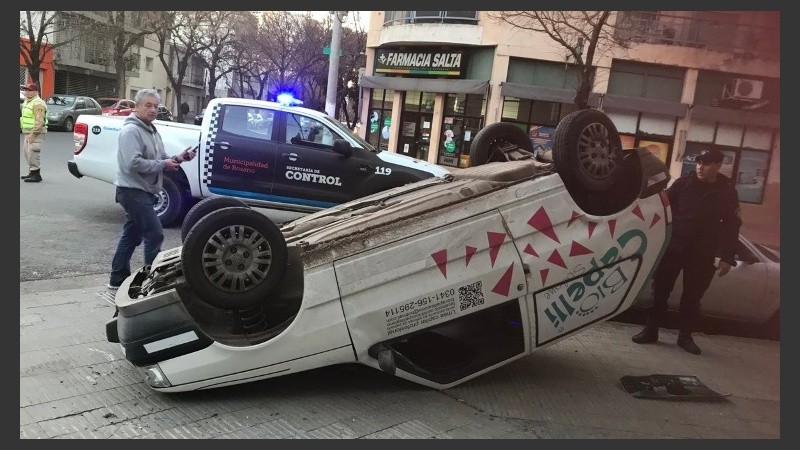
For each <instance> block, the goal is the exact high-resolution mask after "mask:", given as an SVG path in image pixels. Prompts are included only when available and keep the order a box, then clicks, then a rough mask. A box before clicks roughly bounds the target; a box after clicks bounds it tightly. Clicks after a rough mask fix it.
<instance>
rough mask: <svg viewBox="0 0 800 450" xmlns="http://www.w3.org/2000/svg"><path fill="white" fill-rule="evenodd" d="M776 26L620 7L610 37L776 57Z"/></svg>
mask: <svg viewBox="0 0 800 450" xmlns="http://www.w3.org/2000/svg"><path fill="white" fill-rule="evenodd" d="M779 34H780V30H779V29H773V28H769V27H762V26H754V25H745V24H739V23H726V22H722V21H719V20H709V19H700V18H696V17H685V16H679V15H673V14H663V13H660V12H658V11H620V12H619V16H618V18H617V26H616V29H615V31H614V38H615V39H617V40H620V41H629V42H639V43H648V44H661V45H677V46H683V47H695V48H704V49H708V50H716V51H723V52H731V53H739V54H751V55H754V56H755V55H758V56H760V57H765V58H775V57H779V56H780V55H779V54H778V51H779V49H780V46H779V42H780V40H779V39H780V36H779Z"/></svg>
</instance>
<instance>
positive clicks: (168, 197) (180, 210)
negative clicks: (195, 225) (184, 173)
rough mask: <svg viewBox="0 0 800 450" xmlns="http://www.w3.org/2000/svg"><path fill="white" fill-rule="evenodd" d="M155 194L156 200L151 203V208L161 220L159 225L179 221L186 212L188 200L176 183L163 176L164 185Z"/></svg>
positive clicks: (170, 224)
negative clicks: (154, 202)
mask: <svg viewBox="0 0 800 450" xmlns="http://www.w3.org/2000/svg"><path fill="white" fill-rule="evenodd" d="M156 195H157V196H158V200H157V201H156V204H155V205H153V209H155V210H156V214H157V215H158V219H159V220H161V226H163V227H165V228H166V227H170V226H172V225H173V224H174V223H176V222H180V220H181V219H182V218H183V215H184V214H186V206H187V205H188V202H187V201H186V197H185V196H184V195H183V193H182V192H181V189H180V188H178V185H177V184H175V182H174V181H172V180H171V179H169V178H168V177H164V186H163V187H162V189H161V190H160V191H158V194H156Z"/></svg>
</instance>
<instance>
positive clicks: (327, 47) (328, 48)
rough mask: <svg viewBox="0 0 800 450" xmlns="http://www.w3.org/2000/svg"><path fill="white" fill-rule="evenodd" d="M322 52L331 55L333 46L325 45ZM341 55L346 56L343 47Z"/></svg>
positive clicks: (340, 50) (340, 51)
mask: <svg viewBox="0 0 800 450" xmlns="http://www.w3.org/2000/svg"><path fill="white" fill-rule="evenodd" d="M322 54H323V55H328V56H330V55H331V46H330V45H326V46H325V47H322ZM339 56H344V50H342V49H341V48H340V49H339Z"/></svg>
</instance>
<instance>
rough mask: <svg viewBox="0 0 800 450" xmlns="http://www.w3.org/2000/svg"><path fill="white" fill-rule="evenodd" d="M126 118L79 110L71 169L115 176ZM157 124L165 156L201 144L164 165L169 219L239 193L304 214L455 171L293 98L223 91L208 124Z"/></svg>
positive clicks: (162, 212) (163, 212)
mask: <svg viewBox="0 0 800 450" xmlns="http://www.w3.org/2000/svg"><path fill="white" fill-rule="evenodd" d="M123 120H124V117H114V116H99V115H98V116H86V115H84V116H80V117H78V120H77V123H76V124H75V127H74V130H73V138H74V141H75V148H74V150H73V154H74V156H73V159H72V160H71V161H68V162H67V167H68V169H69V171H70V173H72V174H73V175H74V176H76V177H78V178H81V177H83V176H87V177H89V178H95V179H98V180H102V181H105V182H108V183H114V179H115V178H116V171H117V140H118V136H119V133H120V130H121V129H122V123H123ZM154 124H155V126H156V128H157V129H158V131H159V133H161V136H162V139H163V140H164V145H165V147H166V152H167V155H169V156H172V155H175V154H177V153H179V152H181V151H183V150H184V149H186V148H187V147H194V146H198V154H197V156H198V157H197V158H195V159H194V160H192V161H191V162H187V163H184V164H181V166H180V169H179V170H178V171H176V172H166V173H165V175H166V176H165V178H164V187H163V189H162V190H161V192H160V195H159V201H158V202H157V203H156V204H155V205H154V208H155V209H156V211H157V213H158V216H159V218H160V219H161V222H162V224H163V225H164V226H171V225H179V224H181V222H182V221H183V218H184V216H185V215H186V212H187V211H188V210H189V208H190V207H191V206H192V205H193V204H194V203H195V202H196V201H197V200H200V199H204V198H208V197H230V198H235V199H239V200H241V201H242V202H244V203H246V204H247V205H250V206H256V207H261V208H265V209H266V210H267V211H266V213H267V215H269V211H270V210H273V211H285V212H287V211H288V212H293V213H298V215H304V214H307V213H311V212H314V211H318V210H321V209H325V208H328V207H331V206H335V205H338V204H340V203H344V202H347V201H350V200H353V199H356V198H361V197H364V196H366V195H369V194H373V193H376V192H380V191H384V190H387V189H390V188H393V187H397V186H402V185H404V184H407V183H410V182H414V181H419V180H422V179H426V178H431V177H442V176H445V175H447V174H448V173H449V172H448V170H447V169H445V168H442V167H439V166H436V165H435V164H430V163H427V162H425V161H421V160H418V159H414V158H410V157H407V156H403V155H399V154H397V153H391V152H387V151H381V150H379V149H375V148H374V147H372V146H371V145H370V144H369V143H367V142H366V141H364V140H363V139H361V138H360V137H358V136H356V135H355V134H353V133H352V132H350V130H348V129H347V128H346V127H345V126H343V125H342V124H341V123H339V122H338V121H336V120H335V119H333V118H331V117H329V116H327V115H326V114H324V113H320V112H318V111H314V110H312V109H308V108H302V107H297V106H292V105H291V104H290V103H288V104H287V103H276V102H267V101H262V100H252V99H241V98H217V99H213V100H211V102H209V104H208V106H207V108H206V114H205V115H204V117H203V121H202V123H201V124H200V125H193V124H183V123H175V122H166V121H160V120H156V121H155V122H154ZM228 206H230V205H228Z"/></svg>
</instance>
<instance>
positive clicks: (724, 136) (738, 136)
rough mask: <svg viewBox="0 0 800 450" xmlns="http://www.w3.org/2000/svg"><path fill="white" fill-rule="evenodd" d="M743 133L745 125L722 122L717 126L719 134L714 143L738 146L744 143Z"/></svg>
mask: <svg viewBox="0 0 800 450" xmlns="http://www.w3.org/2000/svg"><path fill="white" fill-rule="evenodd" d="M743 134H744V127H743V126H741V125H730V124H723V123H721V124H719V126H718V127H717V136H716V137H715V138H714V143H715V144H719V145H732V146H737V147H738V146H740V145H741V144H742V135H743Z"/></svg>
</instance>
